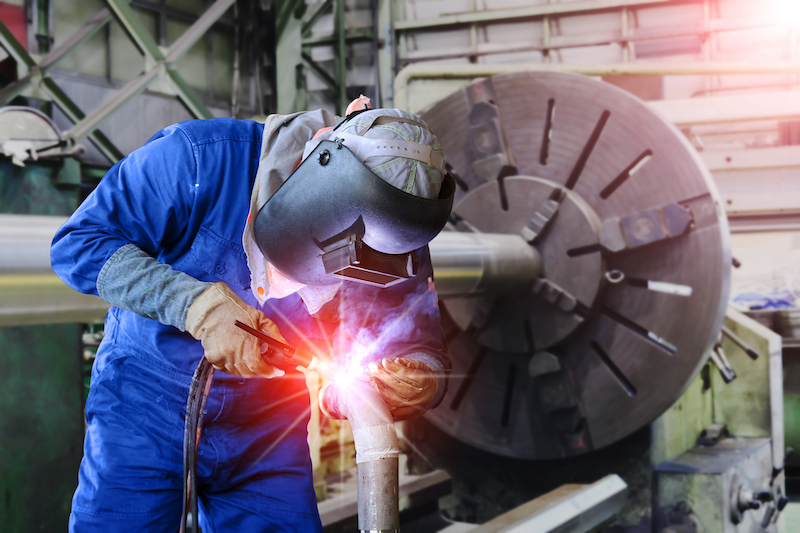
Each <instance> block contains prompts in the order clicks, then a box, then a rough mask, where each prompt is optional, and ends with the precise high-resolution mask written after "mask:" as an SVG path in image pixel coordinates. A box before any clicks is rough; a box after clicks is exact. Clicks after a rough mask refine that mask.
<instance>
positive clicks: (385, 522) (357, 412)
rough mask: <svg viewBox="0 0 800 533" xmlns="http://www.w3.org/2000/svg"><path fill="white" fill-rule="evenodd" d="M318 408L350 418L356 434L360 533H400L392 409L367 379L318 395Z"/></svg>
mask: <svg viewBox="0 0 800 533" xmlns="http://www.w3.org/2000/svg"><path fill="white" fill-rule="evenodd" d="M319 406H320V409H321V410H322V412H323V413H324V414H325V415H326V416H328V417H329V418H335V419H337V420H341V419H343V418H347V419H348V420H349V421H350V427H351V428H352V429H353V440H354V442H355V446H356V466H357V471H358V529H359V531H360V532H361V533H375V532H380V533H399V532H400V500H399V485H398V457H399V449H398V443H397V432H396V431H395V428H394V421H393V420H392V415H391V413H390V412H389V408H388V407H387V406H386V404H385V403H384V401H383V399H382V398H381V396H380V394H379V393H378V391H376V390H375V389H374V388H372V385H370V384H369V382H367V381H366V380H363V379H355V380H352V381H349V382H347V383H346V384H344V383H342V382H337V381H331V382H328V383H327V384H326V385H325V386H324V387H323V388H322V390H320V392H319Z"/></svg>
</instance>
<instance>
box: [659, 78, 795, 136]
mask: <svg viewBox="0 0 800 533" xmlns="http://www.w3.org/2000/svg"><path fill="white" fill-rule="evenodd" d="M701 64H702V63H701ZM755 66H756V65H754V67H755ZM752 73H755V72H752ZM788 73H800V64H797V63H795V68H794V72H788ZM784 74H787V72H784ZM648 104H649V105H650V107H652V108H653V109H655V110H656V111H658V112H659V113H661V114H662V115H664V116H665V117H667V118H668V119H669V120H670V121H671V122H673V123H674V124H675V125H677V126H692V125H695V124H722V123H725V122H744V121H748V120H776V119H789V118H800V92H798V91H780V92H771V93H761V94H737V95H727V96H709V97H702V98H682V99H676V100H657V101H653V102H648Z"/></svg>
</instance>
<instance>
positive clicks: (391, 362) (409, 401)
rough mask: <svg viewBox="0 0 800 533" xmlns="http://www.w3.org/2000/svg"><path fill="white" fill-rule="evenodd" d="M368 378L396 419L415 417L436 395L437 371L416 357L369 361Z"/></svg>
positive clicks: (424, 409) (422, 411)
mask: <svg viewBox="0 0 800 533" xmlns="http://www.w3.org/2000/svg"><path fill="white" fill-rule="evenodd" d="M369 377H370V382H372V384H373V386H374V387H376V388H377V389H378V392H380V393H381V396H382V397H383V400H384V401H385V402H386V405H387V406H388V407H389V411H390V412H391V413H392V417H393V418H394V419H395V420H411V419H414V418H417V417H418V416H420V415H421V414H423V413H424V412H425V411H427V410H428V407H429V406H430V404H431V402H432V401H433V397H434V396H435V395H436V387H437V383H438V379H437V376H436V372H434V371H433V369H432V368H431V367H430V366H428V365H426V364H425V363H423V362H422V361H419V360H417V359H411V358H402V357H396V358H394V359H384V360H383V361H381V363H380V364H378V363H370V364H369Z"/></svg>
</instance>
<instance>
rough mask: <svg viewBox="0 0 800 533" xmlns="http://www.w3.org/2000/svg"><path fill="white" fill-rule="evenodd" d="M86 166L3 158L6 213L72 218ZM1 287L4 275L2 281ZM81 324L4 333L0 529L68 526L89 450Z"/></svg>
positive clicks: (22, 532) (1, 199) (0, 181)
mask: <svg viewBox="0 0 800 533" xmlns="http://www.w3.org/2000/svg"><path fill="white" fill-rule="evenodd" d="M79 186H80V165H79V164H78V162H77V161H74V160H71V159H70V160H66V161H64V162H63V163H53V162H47V161H39V162H36V163H28V164H26V166H25V167H18V166H16V165H13V164H12V163H11V161H10V160H9V159H8V158H6V157H0V212H2V213H16V214H31V215H69V214H71V213H72V211H73V210H74V209H75V207H76V204H77V201H78V187H79ZM0 282H2V276H0ZM82 329H83V326H82V325H81V324H53V325H45V326H18V327H5V328H0V358H2V362H3V371H2V372H0V452H2V453H0V531H2V532H3V533H27V532H31V531H37V532H43V533H49V532H53V533H56V532H59V533H60V532H63V531H65V530H66V529H67V520H68V517H69V509H70V502H71V500H72V494H73V492H74V491H75V487H76V486H77V472H78V466H79V464H80V460H81V457H82V448H83V428H84V423H83V390H84V385H83V379H82V374H83V368H82V365H83V351H82V338H81V337H82Z"/></svg>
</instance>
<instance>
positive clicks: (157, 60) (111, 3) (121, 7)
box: [0, 0, 235, 162]
mask: <svg viewBox="0 0 800 533" xmlns="http://www.w3.org/2000/svg"><path fill="white" fill-rule="evenodd" d="M234 1H235V0H217V1H216V2H215V3H214V4H212V5H211V6H210V7H209V8H208V9H207V10H206V11H205V13H203V15H202V16H201V17H200V18H199V19H197V21H195V22H194V24H192V26H191V27H190V28H189V29H188V30H186V31H185V32H184V34H183V35H182V36H181V37H180V38H178V39H177V40H176V41H175V42H174V43H173V45H172V47H170V48H169V49H168V50H167V51H166V52H164V51H162V49H161V48H160V47H159V46H158V45H157V44H156V42H155V40H154V39H153V38H152V37H151V36H150V34H149V33H148V32H147V30H146V29H145V27H144V25H143V24H142V23H141V21H140V20H139V19H138V17H137V16H136V15H135V13H134V12H133V10H132V9H131V7H130V6H129V5H128V2H127V1H125V0H106V4H107V6H108V7H107V8H106V9H103V10H101V11H100V12H99V13H97V14H96V15H95V16H94V17H92V19H91V20H89V21H88V22H87V23H86V24H84V25H83V26H82V27H81V28H80V29H79V30H78V31H77V32H76V33H75V34H73V36H72V37H70V38H69V39H68V40H67V41H65V42H64V43H63V44H62V45H60V46H58V47H56V48H55V49H54V50H53V51H52V52H50V53H49V54H48V55H47V56H46V57H45V58H44V59H42V61H40V62H39V63H37V62H36V60H35V59H34V58H33V57H32V56H31V55H30V54H28V52H27V51H26V50H25V48H24V47H23V46H22V45H21V44H20V43H19V42H17V40H16V39H15V38H14V36H13V35H12V34H11V32H10V31H9V30H8V28H7V27H6V26H5V25H4V24H3V23H2V22H1V21H0V45H2V46H3V48H5V49H6V50H7V51H8V53H9V54H10V55H11V56H12V57H13V58H14V59H15V60H16V61H17V64H18V65H21V66H22V67H23V71H24V70H27V71H28V73H27V75H25V76H23V78H22V79H20V80H18V81H17V82H15V83H13V84H11V85H9V86H7V87H5V88H3V89H2V90H0V105H5V104H7V103H8V102H10V101H11V100H12V99H13V98H15V97H17V96H19V95H22V94H26V93H30V92H34V93H35V92H36V91H41V92H42V93H44V96H46V97H47V98H49V99H51V100H53V101H54V102H55V103H56V105H58V107H59V108H61V110H62V111H63V112H64V114H65V115H67V117H69V119H70V120H72V121H73V122H74V123H75V125H74V126H73V127H72V128H70V129H69V130H67V131H66V132H64V136H65V137H66V138H68V139H70V140H72V142H78V141H80V140H82V139H84V138H86V137H89V138H90V139H91V140H92V141H93V142H94V143H95V144H96V145H97V146H98V148H99V149H100V151H101V152H102V153H103V155H105V156H106V157H107V158H108V159H109V160H110V161H112V162H115V161H117V160H119V159H121V158H122V157H123V154H122V152H121V151H120V150H119V149H117V148H116V147H115V146H114V144H113V143H111V141H110V140H109V139H108V138H107V137H106V136H105V135H103V134H102V133H101V132H100V131H98V130H97V128H98V127H100V125H101V124H102V123H103V122H104V121H105V120H107V119H108V118H109V117H110V116H111V115H112V114H113V113H114V112H116V111H117V110H118V109H119V108H120V107H122V105H124V104H125V103H126V102H127V101H128V100H130V99H131V98H133V97H134V96H136V95H137V94H139V93H140V92H141V91H143V90H144V89H145V88H147V86H148V85H149V84H150V83H152V82H153V81H154V80H155V79H156V78H157V77H160V78H161V79H163V80H164V81H165V82H166V83H167V84H168V85H169V86H170V87H171V88H172V90H173V91H174V92H175V94H176V95H177V97H178V99H179V100H180V101H181V103H182V104H183V105H184V106H185V107H186V108H187V110H188V111H189V112H190V113H191V114H192V115H193V116H194V117H196V118H212V117H213V114H212V113H211V111H209V109H208V108H207V107H206V106H205V104H203V102H202V100H201V99H200V98H199V96H198V95H197V94H196V93H195V91H194V90H193V89H191V87H189V85H188V84H187V83H186V81H185V80H184V79H183V77H182V76H181V75H180V74H179V73H178V71H177V70H176V69H175V66H174V63H175V62H176V61H177V60H178V59H180V57H181V56H183V54H185V53H186V51H188V50H189V48H191V46H192V45H193V44H194V43H195V42H196V41H197V40H198V39H200V37H202V36H203V35H204V34H205V33H206V32H207V31H208V30H209V28H210V27H211V26H212V25H213V24H214V22H216V21H217V20H218V19H219V18H220V17H221V16H222V15H223V14H224V13H225V11H227V9H228V8H230V6H232V5H233V3H234ZM112 16H113V18H114V19H115V20H117V22H118V23H119V24H120V26H122V28H123V29H124V30H125V33H126V34H127V35H128V37H129V38H130V39H131V41H132V42H133V43H134V44H135V45H136V47H137V48H138V49H139V51H140V52H141V53H142V55H143V56H144V57H145V62H146V64H148V65H149V68H148V69H147V70H146V71H145V72H144V73H143V74H141V75H140V76H137V77H136V78H135V79H133V80H131V81H130V82H128V83H127V84H126V85H125V86H124V87H122V88H121V89H120V90H119V91H118V92H117V93H116V94H115V95H114V96H113V97H112V98H110V99H109V100H107V101H106V102H104V103H103V104H101V105H100V106H99V107H98V108H96V109H95V110H93V111H92V112H91V113H90V114H89V115H85V114H84V113H83V111H81V109H80V108H79V107H78V106H77V105H75V103H74V102H73V101H72V100H71V99H70V98H69V97H68V96H67V95H66V93H64V91H62V90H61V88H60V87H58V85H57V84H56V83H55V82H54V81H53V80H52V78H50V77H49V76H47V72H48V71H49V70H50V69H51V68H52V67H53V66H54V65H55V64H56V63H57V62H58V61H59V60H61V59H62V58H63V57H64V56H66V55H67V54H68V53H69V52H71V51H72V50H74V49H75V48H76V47H77V46H78V45H79V44H81V43H82V42H84V41H85V40H86V39H88V38H89V37H91V36H92V35H94V34H95V33H96V32H97V31H98V30H100V29H101V28H102V27H104V26H105V24H107V23H108V22H109V21H110V20H111V18H112Z"/></svg>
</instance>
